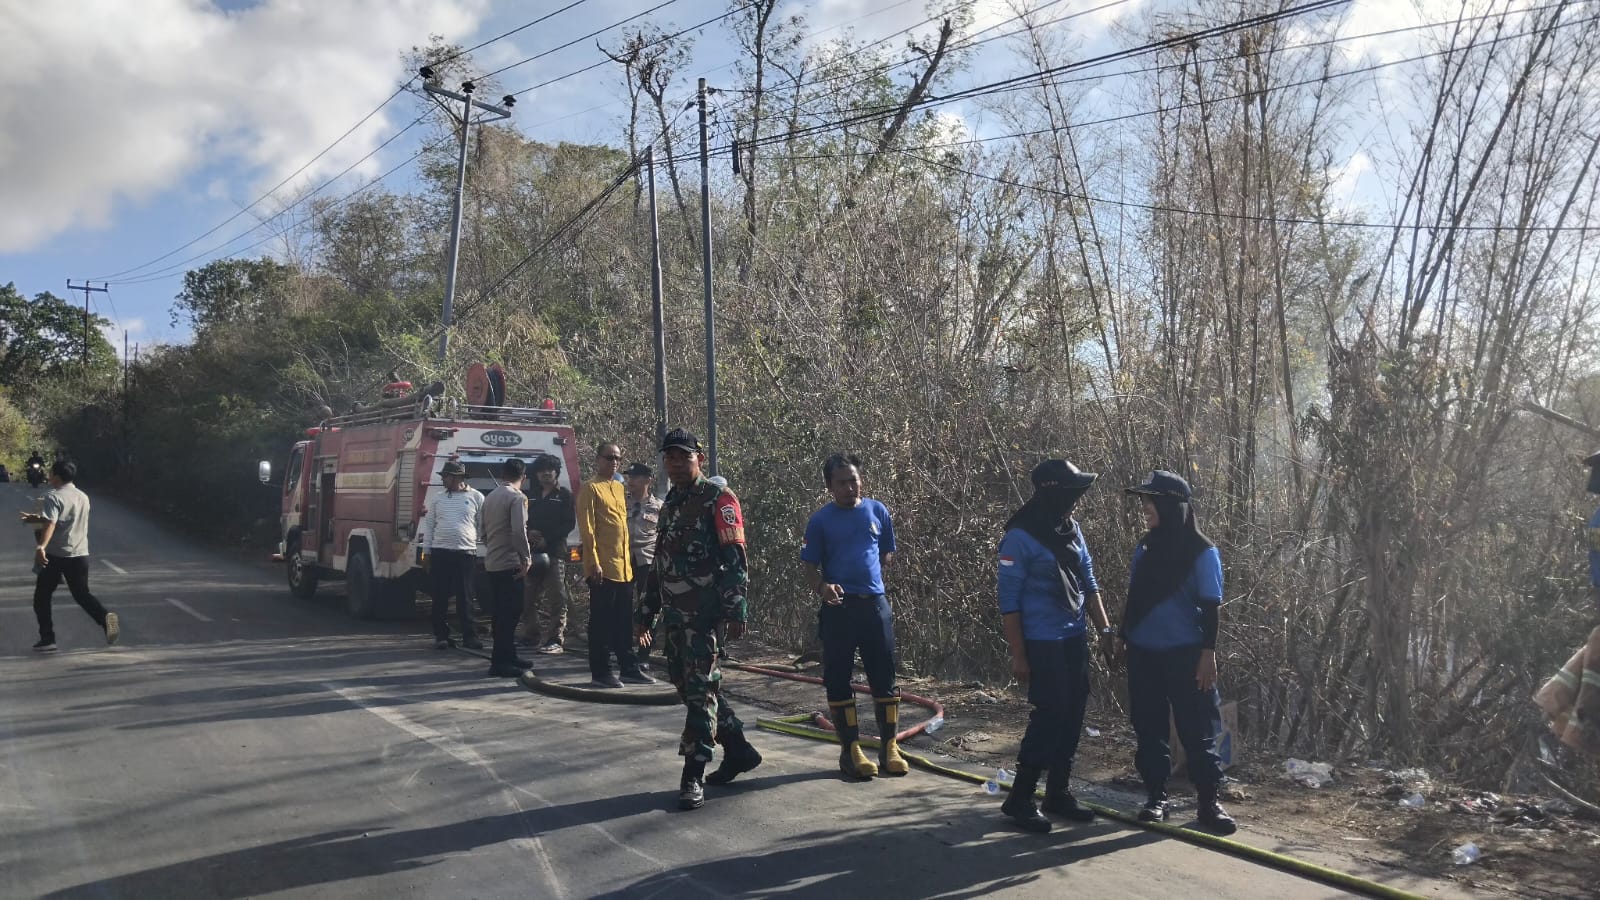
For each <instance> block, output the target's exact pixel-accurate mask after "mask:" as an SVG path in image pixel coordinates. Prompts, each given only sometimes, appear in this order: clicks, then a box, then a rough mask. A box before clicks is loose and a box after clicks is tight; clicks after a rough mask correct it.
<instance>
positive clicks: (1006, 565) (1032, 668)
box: [999, 459, 1111, 834]
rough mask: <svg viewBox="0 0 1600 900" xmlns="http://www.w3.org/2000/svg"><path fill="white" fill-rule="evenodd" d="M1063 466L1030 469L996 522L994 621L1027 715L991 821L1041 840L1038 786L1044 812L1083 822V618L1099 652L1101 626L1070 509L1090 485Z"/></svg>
mask: <svg viewBox="0 0 1600 900" xmlns="http://www.w3.org/2000/svg"><path fill="white" fill-rule="evenodd" d="M1095 477H1096V476H1094V475H1093V474H1090V473H1088V472H1080V471H1078V468H1077V467H1076V466H1074V465H1073V464H1072V463H1069V462H1067V461H1066V460H1064V459H1047V460H1045V461H1044V462H1042V463H1040V464H1039V465H1038V466H1036V467H1035V468H1034V470H1033V496H1032V497H1031V498H1029V500H1028V502H1027V503H1024V504H1023V505H1022V508H1021V509H1019V510H1017V512H1016V515H1013V516H1012V517H1011V520H1010V521H1008V522H1007V523H1006V532H1005V537H1003V538H1002V539H1001V541H1000V577H999V592H1000V615H1001V617H1002V621H1003V623H1004V625H1005V635H1006V643H1007V644H1008V645H1010V648H1011V672H1012V674H1013V675H1015V676H1016V678H1017V680H1018V681H1023V682H1026V683H1027V685H1028V702H1029V703H1031V704H1033V714H1032V716H1031V717H1030V718H1029V719H1028V730H1027V732H1026V733H1025V734H1024V735H1023V737H1022V748H1021V750H1020V751H1018V753H1017V775H1016V779H1015V781H1013V783H1012V785H1011V793H1010V796H1008V797H1007V798H1006V802H1005V805H1003V806H1001V807H1000V810H1001V812H1003V813H1005V814H1006V815H1007V816H1010V817H1011V818H1012V819H1013V820H1014V821H1015V822H1016V823H1017V824H1018V825H1020V826H1021V827H1022V828H1024V829H1026V830H1028V831H1032V832H1037V833H1039V834H1044V833H1046V832H1048V831H1049V830H1050V819H1049V818H1047V817H1046V816H1045V815H1044V814H1043V813H1041V812H1040V807H1039V806H1038V805H1036V804H1035V802H1034V796H1033V792H1034V788H1035V787H1036V786H1037V785H1038V783H1039V776H1040V774H1042V773H1043V772H1045V771H1048V772H1049V773H1050V774H1049V777H1048V779H1047V780H1046V781H1045V798H1044V811H1045V812H1051V813H1055V814H1057V815H1059V816H1062V817H1063V818H1065V819H1067V820H1068V821H1072V822H1088V821H1090V820H1092V819H1093V818H1094V813H1093V812H1092V811H1091V810H1089V809H1086V808H1085V807H1082V806H1079V805H1078V801H1077V799H1076V798H1075V797H1073V796H1072V790H1071V788H1070V787H1069V785H1068V779H1069V777H1070V776H1071V774H1072V758H1073V756H1075V755H1076V754H1077V752H1078V736H1079V735H1080V734H1082V733H1083V712H1084V706H1085V705H1086V703H1087V701H1088V698H1089V640H1088V634H1087V632H1088V626H1089V621H1088V620H1089V619H1090V618H1091V617H1092V618H1093V619H1094V624H1095V626H1096V628H1097V629H1099V632H1100V634H1101V635H1102V637H1101V641H1102V646H1106V647H1108V648H1109V646H1110V635H1111V624H1110V621H1109V620H1108V619H1107V618H1106V612H1105V607H1103V606H1102V605H1101V603H1100V586H1099V584H1097V583H1096V582H1095V580H1094V559H1093V558H1092V557H1091V556H1090V555H1089V547H1088V545H1087V544H1085V543H1084V540H1083V533H1082V531H1080V530H1079V528H1078V523H1077V521H1076V520H1075V519H1073V518H1072V507H1073V506H1074V505H1075V504H1076V503H1077V502H1078V498H1080V497H1082V496H1083V494H1084V492H1085V491H1087V490H1088V489H1089V485H1091V484H1093V483H1094V480H1095Z"/></svg>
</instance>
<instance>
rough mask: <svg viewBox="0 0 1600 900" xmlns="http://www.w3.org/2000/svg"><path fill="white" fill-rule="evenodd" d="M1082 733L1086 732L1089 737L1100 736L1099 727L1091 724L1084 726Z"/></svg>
mask: <svg viewBox="0 0 1600 900" xmlns="http://www.w3.org/2000/svg"><path fill="white" fill-rule="evenodd" d="M1083 733H1084V734H1087V735H1088V736H1089V737H1099V736H1100V729H1098V728H1095V727H1094V726H1092V725H1091V726H1087V727H1085V728H1084V729H1083Z"/></svg>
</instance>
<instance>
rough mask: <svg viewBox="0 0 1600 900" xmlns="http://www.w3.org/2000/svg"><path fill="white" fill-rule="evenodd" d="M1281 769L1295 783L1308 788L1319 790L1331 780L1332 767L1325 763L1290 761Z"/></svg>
mask: <svg viewBox="0 0 1600 900" xmlns="http://www.w3.org/2000/svg"><path fill="white" fill-rule="evenodd" d="M1283 769H1284V773H1285V774H1287V775H1288V776H1289V778H1291V779H1292V780H1294V781H1295V783H1297V784H1300V785H1304V786H1305V787H1308V788H1319V787H1322V786H1323V785H1325V784H1327V783H1328V782H1330V781H1332V780H1333V766H1330V765H1328V764H1327V763H1319V762H1306V761H1305V760H1303V759H1290V760H1286V761H1285V762H1284V764H1283Z"/></svg>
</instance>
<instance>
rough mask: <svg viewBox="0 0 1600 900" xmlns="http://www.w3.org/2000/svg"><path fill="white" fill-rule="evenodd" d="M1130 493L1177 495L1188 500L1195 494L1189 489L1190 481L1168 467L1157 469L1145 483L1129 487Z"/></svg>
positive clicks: (1180, 498)
mask: <svg viewBox="0 0 1600 900" xmlns="http://www.w3.org/2000/svg"><path fill="white" fill-rule="evenodd" d="M1127 492H1128V493H1130V494H1143V495H1144V496H1146V497H1176V498H1178V499H1179V500H1183V501H1185V502H1187V501H1188V500H1189V499H1190V498H1192V497H1193V496H1194V492H1193V491H1191V490H1189V482H1187V481H1184V480H1183V479H1182V478H1180V477H1178V476H1177V475H1174V474H1172V473H1171V472H1168V471H1167V470H1166V469H1156V470H1155V471H1153V472H1151V473H1150V477H1149V478H1147V479H1145V482H1144V484H1137V485H1134V486H1133V487H1131V488H1128V489H1127Z"/></svg>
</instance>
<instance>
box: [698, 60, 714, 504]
mask: <svg viewBox="0 0 1600 900" xmlns="http://www.w3.org/2000/svg"><path fill="white" fill-rule="evenodd" d="M698 97H699V105H700V231H701V237H700V256H701V258H700V265H701V267H702V268H704V269H705V286H706V452H707V462H709V463H710V465H711V474H712V475H716V474H717V318H716V311H715V307H714V305H713V303H712V293H711V148H710V138H709V136H708V131H707V128H706V80H705V79H704V78H702V79H700V91H699V94H698Z"/></svg>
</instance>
